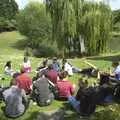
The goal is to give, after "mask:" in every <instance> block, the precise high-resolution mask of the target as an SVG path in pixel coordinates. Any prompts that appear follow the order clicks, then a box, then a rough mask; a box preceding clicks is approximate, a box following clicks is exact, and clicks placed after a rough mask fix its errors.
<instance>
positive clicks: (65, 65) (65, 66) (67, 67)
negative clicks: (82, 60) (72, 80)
mask: <svg viewBox="0 0 120 120" xmlns="http://www.w3.org/2000/svg"><path fill="white" fill-rule="evenodd" d="M62 63H63V67H62V68H63V70H64V71H67V72H68V75H69V76H72V75H73V71H72V66H71V64H69V63H68V62H67V60H66V59H63V61H62Z"/></svg>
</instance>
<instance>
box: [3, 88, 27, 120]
mask: <svg viewBox="0 0 120 120" xmlns="http://www.w3.org/2000/svg"><path fill="white" fill-rule="evenodd" d="M3 95H4V99H5V102H6V107H5V114H6V115H7V116H8V117H13V118H15V117H19V116H20V115H22V114H23V113H24V112H25V106H24V105H23V103H22V99H23V96H24V94H23V92H22V91H21V89H19V88H17V87H16V86H12V87H11V88H9V89H7V90H5V91H4V92H3Z"/></svg>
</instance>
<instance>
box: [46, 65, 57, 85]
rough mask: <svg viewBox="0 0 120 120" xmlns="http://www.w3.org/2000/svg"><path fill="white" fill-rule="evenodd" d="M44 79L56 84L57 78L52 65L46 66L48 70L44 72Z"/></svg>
mask: <svg viewBox="0 0 120 120" xmlns="http://www.w3.org/2000/svg"><path fill="white" fill-rule="evenodd" d="M46 77H47V78H48V79H49V80H50V81H51V82H52V83H53V84H56V83H57V77H58V74H57V72H56V71H55V70H53V65H52V64H50V65H48V69H47V72H46Z"/></svg>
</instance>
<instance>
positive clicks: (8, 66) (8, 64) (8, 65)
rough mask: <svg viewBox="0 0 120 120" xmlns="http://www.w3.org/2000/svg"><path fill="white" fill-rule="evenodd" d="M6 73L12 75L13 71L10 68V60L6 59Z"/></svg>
mask: <svg viewBox="0 0 120 120" xmlns="http://www.w3.org/2000/svg"><path fill="white" fill-rule="evenodd" d="M4 73H5V74H6V75H11V76H12V75H13V73H14V71H13V70H12V66H11V61H7V63H6V65H5V69H4Z"/></svg>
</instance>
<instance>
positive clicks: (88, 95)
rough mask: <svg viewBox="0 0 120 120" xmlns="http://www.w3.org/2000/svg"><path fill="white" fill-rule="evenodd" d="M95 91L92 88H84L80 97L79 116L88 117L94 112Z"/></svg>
mask: <svg viewBox="0 0 120 120" xmlns="http://www.w3.org/2000/svg"><path fill="white" fill-rule="evenodd" d="M94 95H95V89H94V88H93V87H89V88H84V89H83V90H81V95H80V114H81V115H82V116H89V115H91V114H92V113H94V112H95V108H96V104H95V102H94Z"/></svg>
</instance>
